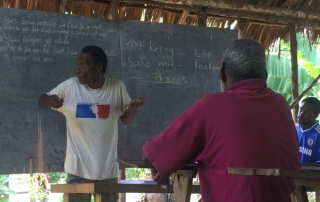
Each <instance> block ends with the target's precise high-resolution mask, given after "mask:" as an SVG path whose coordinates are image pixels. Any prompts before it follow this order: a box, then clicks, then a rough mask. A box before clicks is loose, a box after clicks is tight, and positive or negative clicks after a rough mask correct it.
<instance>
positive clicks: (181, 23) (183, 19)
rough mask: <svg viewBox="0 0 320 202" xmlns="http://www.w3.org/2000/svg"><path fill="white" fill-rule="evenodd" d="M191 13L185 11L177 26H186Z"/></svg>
mask: <svg viewBox="0 0 320 202" xmlns="http://www.w3.org/2000/svg"><path fill="white" fill-rule="evenodd" d="M189 13H190V11H187V10H183V11H182V12H181V14H180V16H179V19H178V21H177V24H179V25H184V24H186V20H187V17H188V15H189Z"/></svg>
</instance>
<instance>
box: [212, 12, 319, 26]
mask: <svg viewBox="0 0 320 202" xmlns="http://www.w3.org/2000/svg"><path fill="white" fill-rule="evenodd" d="M206 12H207V13H208V14H210V15H216V16H221V17H227V18H228V17H229V18H235V19H247V20H255V21H256V22H257V21H261V22H262V23H261V24H263V23H264V22H265V23H268V24H269V23H270V24H271V25H270V26H272V24H278V25H280V24H283V25H284V26H285V27H288V25H290V24H295V25H296V26H297V27H298V28H301V27H303V28H304V27H305V28H310V29H319V26H320V18H319V20H318V21H316V20H310V19H309V20H308V21H307V22H306V20H303V19H297V18H294V17H291V18H288V17H283V16H275V15H266V14H258V13H245V12H240V11H239V12H238V11H227V10H220V9H215V8H207V9H206ZM256 24H258V23H256Z"/></svg>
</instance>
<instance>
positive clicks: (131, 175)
mask: <svg viewBox="0 0 320 202" xmlns="http://www.w3.org/2000/svg"><path fill="white" fill-rule="evenodd" d="M126 179H127V180H134V179H146V174H145V170H144V168H127V169H126Z"/></svg>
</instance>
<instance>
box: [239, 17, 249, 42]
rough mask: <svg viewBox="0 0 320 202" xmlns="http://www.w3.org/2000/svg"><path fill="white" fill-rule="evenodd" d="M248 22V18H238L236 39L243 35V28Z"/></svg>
mask: <svg viewBox="0 0 320 202" xmlns="http://www.w3.org/2000/svg"><path fill="white" fill-rule="evenodd" d="M248 24H249V21H248V20H239V31H238V39H241V38H242V36H243V35H244V32H245V29H246V28H247V26H248Z"/></svg>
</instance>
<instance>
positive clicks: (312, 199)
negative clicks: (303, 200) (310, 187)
mask: <svg viewBox="0 0 320 202" xmlns="http://www.w3.org/2000/svg"><path fill="white" fill-rule="evenodd" d="M307 195H308V201H309V202H316V193H315V192H307Z"/></svg>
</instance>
